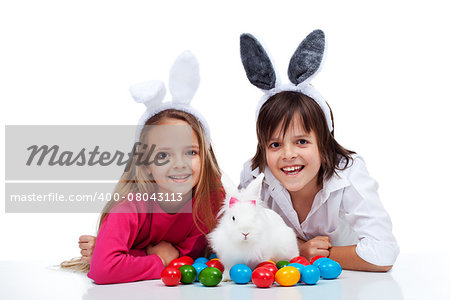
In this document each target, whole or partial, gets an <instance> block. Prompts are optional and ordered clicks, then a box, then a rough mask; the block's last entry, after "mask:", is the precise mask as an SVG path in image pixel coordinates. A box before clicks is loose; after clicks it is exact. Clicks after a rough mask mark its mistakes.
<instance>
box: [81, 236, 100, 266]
mask: <svg viewBox="0 0 450 300" xmlns="http://www.w3.org/2000/svg"><path fill="white" fill-rule="evenodd" d="M96 240H97V238H96V237H95V236H92V235H82V236H80V237H79V240H78V247H80V249H81V251H80V253H81V261H82V262H84V263H88V264H90V263H91V259H92V253H93V252H94V248H95V241H96Z"/></svg>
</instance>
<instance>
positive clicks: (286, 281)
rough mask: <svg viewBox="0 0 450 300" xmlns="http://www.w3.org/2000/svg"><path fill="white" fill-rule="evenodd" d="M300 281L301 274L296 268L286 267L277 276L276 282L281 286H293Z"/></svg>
mask: <svg viewBox="0 0 450 300" xmlns="http://www.w3.org/2000/svg"><path fill="white" fill-rule="evenodd" d="M299 280H300V272H299V271H298V269H297V268H295V267H288V266H286V267H284V268H281V269H279V270H278V272H277V273H276V274H275V281H276V282H277V283H278V284H279V285H281V286H292V285H295V284H297V282H299Z"/></svg>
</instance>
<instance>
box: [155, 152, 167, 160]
mask: <svg viewBox="0 0 450 300" xmlns="http://www.w3.org/2000/svg"><path fill="white" fill-rule="evenodd" d="M167 157H169V153H167V152H158V153H157V154H156V157H155V158H156V159H158V160H163V159H166V158H167Z"/></svg>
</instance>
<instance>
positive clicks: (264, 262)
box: [255, 261, 276, 269]
mask: <svg viewBox="0 0 450 300" xmlns="http://www.w3.org/2000/svg"><path fill="white" fill-rule="evenodd" d="M267 264H270V265H274V266H276V264H275V263H274V262H273V261H263V262H262V263H259V264H258V265H257V266H256V268H259V267H262V266H265V265H267ZM256 268H255V269H256Z"/></svg>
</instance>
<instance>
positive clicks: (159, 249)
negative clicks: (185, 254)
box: [145, 241, 180, 267]
mask: <svg viewBox="0 0 450 300" xmlns="http://www.w3.org/2000/svg"><path fill="white" fill-rule="evenodd" d="M145 252H146V253H147V255H152V254H156V255H158V256H159V258H160V259H161V261H162V263H163V265H164V267H167V266H168V265H169V263H170V262H171V261H172V260H174V259H176V258H178V257H179V256H180V252H179V251H178V249H177V248H175V247H174V246H173V245H172V244H171V243H169V242H166V241H161V242H159V243H158V244H156V245H154V246H152V245H148V246H147V248H146V249H145Z"/></svg>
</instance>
